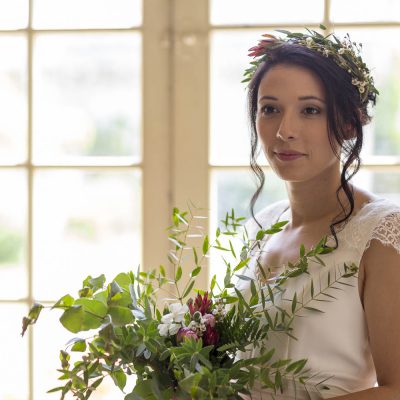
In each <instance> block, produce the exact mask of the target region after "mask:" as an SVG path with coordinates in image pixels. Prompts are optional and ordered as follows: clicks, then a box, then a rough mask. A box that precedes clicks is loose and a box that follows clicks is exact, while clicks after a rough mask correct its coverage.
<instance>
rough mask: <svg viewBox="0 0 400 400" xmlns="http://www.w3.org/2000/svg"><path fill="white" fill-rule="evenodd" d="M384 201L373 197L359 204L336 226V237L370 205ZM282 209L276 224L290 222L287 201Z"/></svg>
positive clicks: (330, 237) (329, 237)
mask: <svg viewBox="0 0 400 400" xmlns="http://www.w3.org/2000/svg"><path fill="white" fill-rule="evenodd" d="M383 200H385V199H384V198H382V197H377V196H374V197H372V198H371V199H369V200H368V201H365V202H363V203H362V204H361V207H360V208H359V209H358V210H357V211H356V212H355V213H354V211H353V213H352V214H351V215H350V217H349V218H348V219H347V220H346V221H345V222H344V223H341V224H340V225H339V226H337V228H336V229H337V230H336V235H337V236H338V235H339V234H341V233H342V232H343V231H344V230H345V228H346V227H348V226H350V225H352V224H354V220H357V219H358V218H359V217H360V216H362V215H363V214H364V213H365V211H366V210H368V209H369V208H370V206H371V205H372V204H375V203H377V202H380V201H383ZM283 202H284V209H283V211H281V212H280V214H279V216H278V218H277V219H276V222H281V221H289V222H290V221H291V218H290V216H289V215H288V211H290V204H289V200H287V199H285V200H284V201H283ZM285 215H287V218H286V217H285V218H283V217H284V216H285ZM327 239H328V240H330V239H332V240H333V241H334V237H333V235H332V234H330V235H327Z"/></svg>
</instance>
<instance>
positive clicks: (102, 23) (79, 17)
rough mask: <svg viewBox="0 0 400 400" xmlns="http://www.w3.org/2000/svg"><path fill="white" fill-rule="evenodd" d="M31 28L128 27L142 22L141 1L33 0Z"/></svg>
mask: <svg viewBox="0 0 400 400" xmlns="http://www.w3.org/2000/svg"><path fill="white" fill-rule="evenodd" d="M33 6H34V7H33V27H34V28H37V29H51V28H129V27H133V26H138V25H140V24H141V22H142V1H141V0H85V1H82V0H34V1H33Z"/></svg>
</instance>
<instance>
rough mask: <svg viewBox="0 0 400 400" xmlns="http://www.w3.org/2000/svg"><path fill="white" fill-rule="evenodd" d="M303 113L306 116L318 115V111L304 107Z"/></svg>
mask: <svg viewBox="0 0 400 400" xmlns="http://www.w3.org/2000/svg"><path fill="white" fill-rule="evenodd" d="M303 112H304V114H306V115H315V114H319V113H320V110H319V109H318V108H315V107H306V108H305V109H304V111H303Z"/></svg>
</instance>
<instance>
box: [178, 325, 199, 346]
mask: <svg viewBox="0 0 400 400" xmlns="http://www.w3.org/2000/svg"><path fill="white" fill-rule="evenodd" d="M185 338H188V339H195V340H198V338H199V337H198V336H197V335H196V333H195V332H193V331H192V330H191V329H189V328H181V329H179V331H178V333H177V335H176V341H177V343H182V342H183V340H184V339H185Z"/></svg>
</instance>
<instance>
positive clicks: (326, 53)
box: [324, 49, 329, 57]
mask: <svg viewBox="0 0 400 400" xmlns="http://www.w3.org/2000/svg"><path fill="white" fill-rule="evenodd" d="M324 56H325V57H328V56H329V50H328V49H324Z"/></svg>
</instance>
